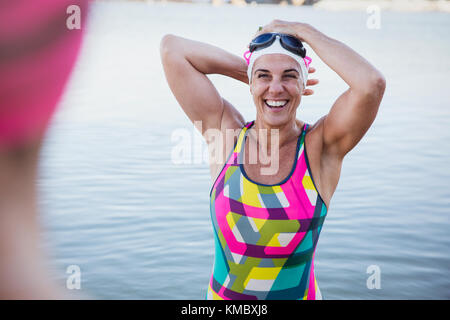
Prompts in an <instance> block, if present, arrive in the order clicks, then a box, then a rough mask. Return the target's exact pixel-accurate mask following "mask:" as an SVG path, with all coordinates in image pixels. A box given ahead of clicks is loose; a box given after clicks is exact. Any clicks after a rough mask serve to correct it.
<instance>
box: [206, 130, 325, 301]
mask: <svg viewBox="0 0 450 320" xmlns="http://www.w3.org/2000/svg"><path fill="white" fill-rule="evenodd" d="M253 124H254V121H252V122H250V123H247V124H246V125H245V127H244V128H243V129H242V130H241V132H240V134H239V137H238V140H237V143H236V145H235V148H234V150H233V153H232V154H231V155H230V156H229V158H228V160H227V161H226V164H225V166H224V167H223V169H222V171H221V173H220V174H219V176H218V177H217V179H216V181H215V183H214V185H213V187H212V189H211V195H210V211H211V219H212V223H213V228H214V238H215V259H214V268H213V272H212V275H211V280H210V283H209V287H208V291H207V299H227V300H228V299H237V300H256V299H270V300H295V299H308V300H309V299H317V298H321V295H320V291H319V290H318V287H317V282H316V279H315V275H314V252H315V248H316V245H317V241H318V238H319V234H320V230H321V228H322V225H323V222H324V220H325V217H326V214H327V208H326V206H325V204H324V202H323V200H322V198H321V197H320V195H319V194H318V192H317V190H316V188H315V186H314V182H313V179H312V177H311V174H310V169H309V164H308V160H307V156H306V153H305V149H304V139H305V134H306V130H307V126H308V125H307V124H306V125H305V126H304V128H303V130H302V134H301V135H300V137H299V139H298V142H297V156H296V159H295V162H294V165H293V170H292V172H291V174H290V176H289V177H288V178H287V179H285V180H284V181H283V182H281V183H280V184H279V185H273V186H269V185H261V184H257V183H255V182H253V181H251V180H250V179H249V178H248V177H247V175H246V174H245V170H244V168H243V165H242V164H241V163H240V162H241V161H240V159H241V158H240V157H241V152H242V146H243V145H244V144H245V138H246V133H247V130H248V129H249V128H250V127H251V126H252V125H253Z"/></svg>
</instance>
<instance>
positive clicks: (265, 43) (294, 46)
mask: <svg viewBox="0 0 450 320" xmlns="http://www.w3.org/2000/svg"><path fill="white" fill-rule="evenodd" d="M277 37H278V38H279V39H280V44H281V46H282V47H283V48H284V49H286V50H288V51H290V52H292V53H295V54H297V55H299V56H300V57H302V58H305V56H306V49H305V47H304V46H303V44H302V42H301V41H300V40H299V39H297V38H296V37H294V36H291V35H289V34H285V33H275V32H270V33H263V34H260V35H259V36H257V37H256V38H255V39H253V40H252V42H250V44H249V47H248V48H249V51H250V52H253V51H256V50H259V49H264V48H267V47H270V46H271V45H272V43H273V42H274V41H275V39H276V38H277Z"/></svg>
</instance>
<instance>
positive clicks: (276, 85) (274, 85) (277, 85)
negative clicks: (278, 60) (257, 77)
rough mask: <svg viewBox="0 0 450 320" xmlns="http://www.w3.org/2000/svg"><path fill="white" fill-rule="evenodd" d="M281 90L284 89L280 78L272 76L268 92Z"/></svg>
mask: <svg viewBox="0 0 450 320" xmlns="http://www.w3.org/2000/svg"><path fill="white" fill-rule="evenodd" d="M283 90H284V88H283V84H282V83H281V81H280V80H278V79H275V78H274V79H273V80H272V81H271V82H270V85H269V92H270V93H273V94H276V93H280V92H283Z"/></svg>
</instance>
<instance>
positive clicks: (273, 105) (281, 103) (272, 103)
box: [264, 100, 288, 108]
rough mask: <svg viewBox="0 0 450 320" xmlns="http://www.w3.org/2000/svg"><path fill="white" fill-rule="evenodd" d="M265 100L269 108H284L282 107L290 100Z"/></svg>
mask: <svg viewBox="0 0 450 320" xmlns="http://www.w3.org/2000/svg"><path fill="white" fill-rule="evenodd" d="M264 102H265V103H266V104H267V106H268V107H269V108H282V107H284V106H285V105H286V103H287V102H288V100H280V101H275V100H264Z"/></svg>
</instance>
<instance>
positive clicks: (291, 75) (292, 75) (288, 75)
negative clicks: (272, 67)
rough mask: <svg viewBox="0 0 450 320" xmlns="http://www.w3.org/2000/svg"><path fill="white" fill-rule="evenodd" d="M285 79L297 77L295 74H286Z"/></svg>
mask: <svg viewBox="0 0 450 320" xmlns="http://www.w3.org/2000/svg"><path fill="white" fill-rule="evenodd" d="M285 77H288V78H293V79H297V76H296V75H295V74H287V75H285Z"/></svg>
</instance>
